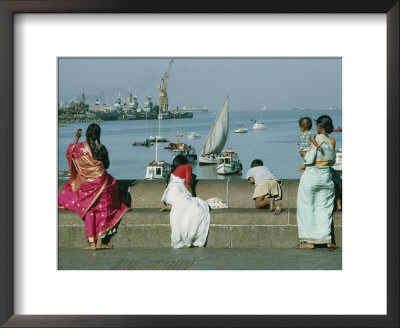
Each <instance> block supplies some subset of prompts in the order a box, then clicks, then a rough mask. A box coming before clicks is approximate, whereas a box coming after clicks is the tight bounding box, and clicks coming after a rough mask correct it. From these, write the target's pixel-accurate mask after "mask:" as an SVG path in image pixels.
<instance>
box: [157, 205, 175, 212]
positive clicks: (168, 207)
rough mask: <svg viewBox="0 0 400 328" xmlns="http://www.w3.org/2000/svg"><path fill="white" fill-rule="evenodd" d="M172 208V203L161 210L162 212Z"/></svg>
mask: <svg viewBox="0 0 400 328" xmlns="http://www.w3.org/2000/svg"><path fill="white" fill-rule="evenodd" d="M171 208H172V205H171V204H170V205H168V206H165V207H163V208H162V209H161V210H160V212H165V211H170V210H171Z"/></svg>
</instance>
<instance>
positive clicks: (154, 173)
mask: <svg viewBox="0 0 400 328" xmlns="http://www.w3.org/2000/svg"><path fill="white" fill-rule="evenodd" d="M170 171H171V164H168V163H167V162H166V161H153V162H151V163H149V165H147V168H146V176H145V177H144V178H145V180H164V179H166V178H167V176H168V173H169V172H170Z"/></svg>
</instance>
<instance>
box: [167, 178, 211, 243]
mask: <svg viewBox="0 0 400 328" xmlns="http://www.w3.org/2000/svg"><path fill="white" fill-rule="evenodd" d="M184 181H185V180H184V179H181V178H179V177H177V176H175V175H173V174H171V178H170V181H169V184H168V186H167V188H166V189H165V191H164V194H163V196H162V198H161V201H163V202H164V203H166V204H168V205H170V204H171V205H172V209H171V213H170V215H169V218H170V224H171V246H172V247H174V248H180V247H182V246H184V245H186V246H197V247H203V246H204V244H205V243H206V241H207V236H208V228H209V226H210V209H209V206H208V203H207V202H206V201H204V200H202V199H200V198H198V197H192V195H191V194H190V193H189V191H188V190H187V189H186V187H185V184H184Z"/></svg>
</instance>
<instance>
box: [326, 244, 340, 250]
mask: <svg viewBox="0 0 400 328" xmlns="http://www.w3.org/2000/svg"><path fill="white" fill-rule="evenodd" d="M326 248H327V249H328V251H334V250H335V249H337V248H339V247H337V246H336V245H332V246H329V247H328V246H326Z"/></svg>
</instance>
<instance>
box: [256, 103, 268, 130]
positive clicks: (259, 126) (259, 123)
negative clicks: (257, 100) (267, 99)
mask: <svg viewBox="0 0 400 328" xmlns="http://www.w3.org/2000/svg"><path fill="white" fill-rule="evenodd" d="M266 109H267V107H265V106H264V107H263V109H262V110H261V114H260V119H259V120H258V121H257V122H255V123H254V124H253V130H264V129H266V128H267V127H266V126H265V124H264V123H263V121H262V114H263V111H265V110H266Z"/></svg>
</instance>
